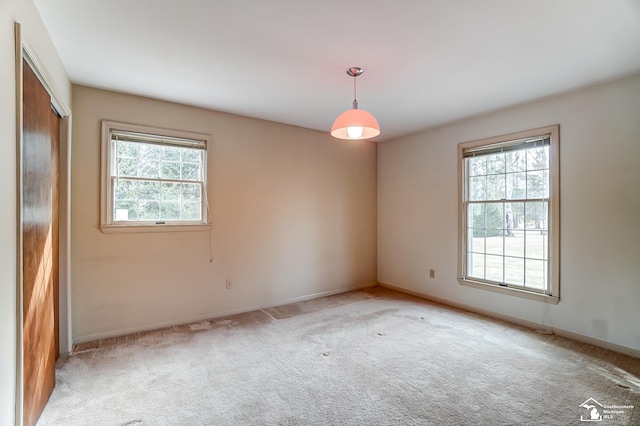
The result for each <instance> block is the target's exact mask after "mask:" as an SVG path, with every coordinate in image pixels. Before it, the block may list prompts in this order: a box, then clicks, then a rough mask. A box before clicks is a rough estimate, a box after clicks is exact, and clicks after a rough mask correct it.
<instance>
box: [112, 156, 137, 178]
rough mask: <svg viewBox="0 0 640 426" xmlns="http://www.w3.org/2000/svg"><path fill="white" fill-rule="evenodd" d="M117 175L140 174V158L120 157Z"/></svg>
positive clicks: (132, 175) (131, 175) (130, 175)
mask: <svg viewBox="0 0 640 426" xmlns="http://www.w3.org/2000/svg"><path fill="white" fill-rule="evenodd" d="M116 176H126V177H136V176H138V160H136V159H135V158H118V164H117V170H116Z"/></svg>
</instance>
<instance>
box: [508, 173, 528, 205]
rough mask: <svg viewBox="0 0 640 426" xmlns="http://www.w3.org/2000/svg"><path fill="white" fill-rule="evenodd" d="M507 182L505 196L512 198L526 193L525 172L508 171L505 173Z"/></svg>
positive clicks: (519, 197) (515, 198) (522, 196)
mask: <svg viewBox="0 0 640 426" xmlns="http://www.w3.org/2000/svg"><path fill="white" fill-rule="evenodd" d="M506 182H507V190H506V192H507V198H511V199H512V200H517V199H522V198H525V195H526V183H527V174H526V173H520V172H519V173H508V174H507V175H506Z"/></svg>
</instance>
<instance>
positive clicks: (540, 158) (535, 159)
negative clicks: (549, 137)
mask: <svg viewBox="0 0 640 426" xmlns="http://www.w3.org/2000/svg"><path fill="white" fill-rule="evenodd" d="M526 152H527V170H542V169H548V168H549V147H548V146H541V147H539V148H532V149H528V150H527V151H526Z"/></svg>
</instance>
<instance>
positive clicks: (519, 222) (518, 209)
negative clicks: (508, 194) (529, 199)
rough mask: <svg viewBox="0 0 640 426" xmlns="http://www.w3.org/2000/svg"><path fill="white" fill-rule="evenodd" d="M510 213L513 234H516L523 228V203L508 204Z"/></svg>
mask: <svg viewBox="0 0 640 426" xmlns="http://www.w3.org/2000/svg"><path fill="white" fill-rule="evenodd" d="M509 204H510V206H511V213H512V214H513V230H514V231H513V232H514V233H517V230H518V229H521V228H522V227H523V226H524V203H522V202H520V203H509Z"/></svg>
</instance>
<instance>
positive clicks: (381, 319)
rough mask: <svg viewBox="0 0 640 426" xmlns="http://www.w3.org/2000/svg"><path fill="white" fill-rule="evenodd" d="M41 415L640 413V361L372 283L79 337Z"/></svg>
mask: <svg viewBox="0 0 640 426" xmlns="http://www.w3.org/2000/svg"><path fill="white" fill-rule="evenodd" d="M77 349H78V351H79V353H77V354H75V355H72V356H70V357H68V358H66V359H65V360H63V361H62V362H61V363H60V365H59V368H58V371H57V380H58V383H57V386H56V388H55V390H54V392H53V395H52V396H51V399H50V401H49V404H48V406H47V407H46V409H45V411H44V413H43V414H42V417H41V419H40V422H39V423H38V424H39V425H41V426H44V425H65V426H70V425H114V426H120V425H135V426H142V425H146V426H149V425H512V424H518V425H567V424H589V423H581V421H580V416H584V417H585V418H586V416H588V414H589V412H588V410H587V409H585V408H581V407H580V405H581V404H582V403H583V402H585V401H586V400H588V399H589V398H593V399H594V400H596V401H597V402H599V403H600V404H602V405H605V406H612V405H618V406H635V407H636V408H633V409H631V408H625V409H618V410H616V411H622V412H621V413H616V414H612V416H613V418H612V419H604V420H603V421H602V423H599V424H602V425H625V424H626V425H639V424H640V379H638V376H640V360H639V359H635V358H631V357H628V356H625V355H620V354H616V353H613V352H609V351H606V350H603V349H598V348H594V347H593V346H590V345H585V344H582V343H578V342H574V341H571V340H568V339H564V338H561V337H558V336H555V335H544V334H540V333H536V332H535V331H532V330H527V329H524V328H520V327H515V326H512V325H508V324H505V323H502V322H499V321H494V320H491V319H487V318H485V317H482V316H479V315H475V314H470V313H466V312H462V311H458V310H455V309H451V308H448V307H444V306H441V305H437V304H434V303H430V302H427V301H423V300H420V299H417V298H413V297H411V296H406V295H403V294H400V293H397V292H393V291H390V290H386V289H382V288H380V287H374V288H372V289H368V290H364V291H359V292H351V293H346V294H344V295H341V296H332V297H331V298H324V299H318V300H315V301H310V302H302V303H299V304H294V305H289V306H286V307H279V308H274V309H268V310H264V311H256V312H250V313H247V314H242V315H235V316H232V317H226V318H218V319H214V320H211V321H203V322H200V323H197V324H190V325H187V326H181V327H174V328H170V329H164V330H158V331H155V332H150V333H141V334H138V335H134V336H128V337H124V338H118V339H110V340H106V341H101V342H96V343H93V344H87V345H82V346H81V347H78V348H77Z"/></svg>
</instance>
